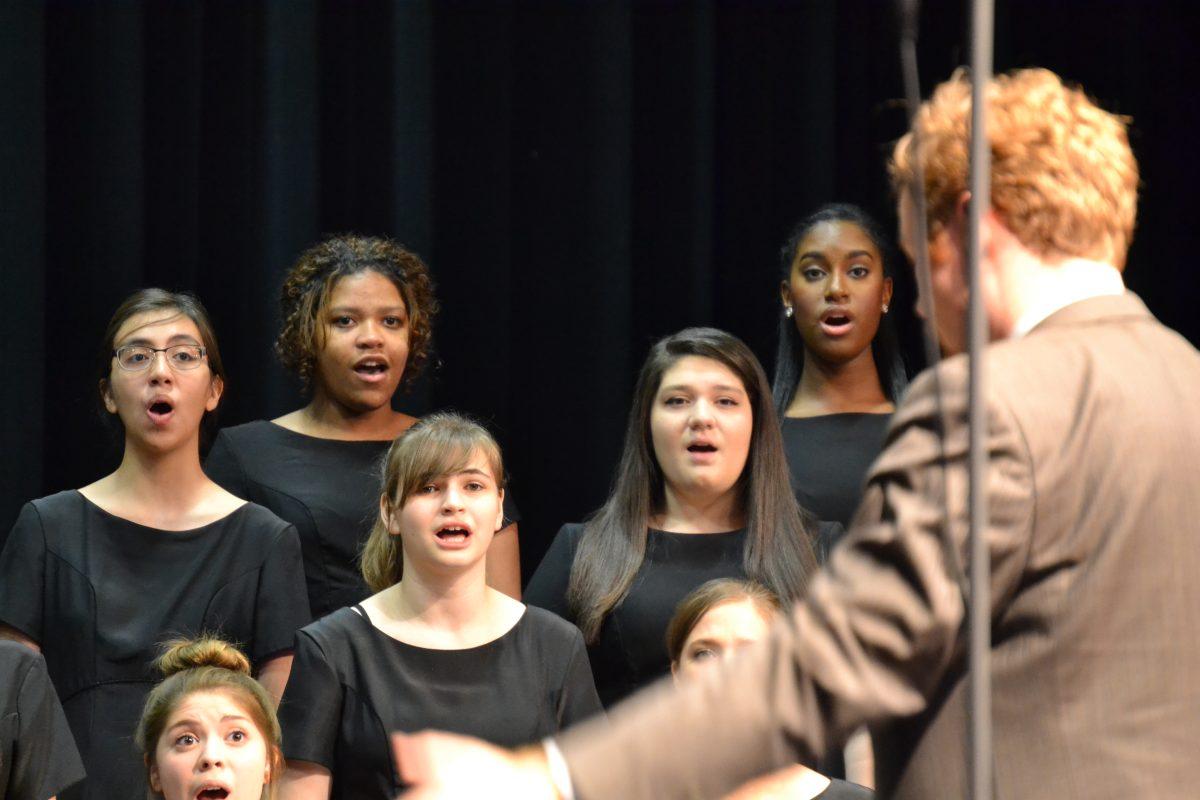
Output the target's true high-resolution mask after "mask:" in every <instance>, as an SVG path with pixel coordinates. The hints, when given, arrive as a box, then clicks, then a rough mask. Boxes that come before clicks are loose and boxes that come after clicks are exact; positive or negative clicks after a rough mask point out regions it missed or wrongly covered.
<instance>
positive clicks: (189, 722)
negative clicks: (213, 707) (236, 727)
mask: <svg viewBox="0 0 1200 800" xmlns="http://www.w3.org/2000/svg"><path fill="white" fill-rule="evenodd" d="M229 720H240V721H241V722H251V720H250V718H249V717H246V716H243V715H241V714H226V715H225V716H223V717H221V722H228V721H229ZM199 724H200V720H197V719H193V718H192V717H184V718H183V719H181V720H179V721H178V722H176V723H175V724H174V725H171V726H170V727H168V728H167V730H169V731H173V730H175V729H176V728H190V727H196V726H198V725H199Z"/></svg>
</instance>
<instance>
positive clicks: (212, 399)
mask: <svg viewBox="0 0 1200 800" xmlns="http://www.w3.org/2000/svg"><path fill="white" fill-rule="evenodd" d="M224 391H225V381H223V380H221V378H220V377H218V376H216V375H214V376H213V379H212V382H211V383H209V385H208V400H206V401H205V402H204V409H205V410H206V411H215V410H216V408H217V405H219V404H220V402H221V394H222V393H223V392H224Z"/></svg>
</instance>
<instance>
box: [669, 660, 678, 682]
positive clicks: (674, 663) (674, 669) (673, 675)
mask: <svg viewBox="0 0 1200 800" xmlns="http://www.w3.org/2000/svg"><path fill="white" fill-rule="evenodd" d="M671 680H672V681H674V682H675V683H679V662H678V661H672V662H671Z"/></svg>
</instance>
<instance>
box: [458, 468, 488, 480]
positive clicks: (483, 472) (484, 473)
mask: <svg viewBox="0 0 1200 800" xmlns="http://www.w3.org/2000/svg"><path fill="white" fill-rule="evenodd" d="M454 474H455V475H482V476H483V477H485V478H491V477H492V476H491V473H489V472H487V471H486V470H482V469H476V468H475V467H467V468H466V469H460V470H459V471H458V472H456V473H454Z"/></svg>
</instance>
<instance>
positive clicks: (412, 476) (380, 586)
mask: <svg viewBox="0 0 1200 800" xmlns="http://www.w3.org/2000/svg"><path fill="white" fill-rule="evenodd" d="M476 453H482V454H483V457H484V458H486V459H487V462H488V466H489V467H491V470H492V475H493V476H494V477H495V479H496V486H497V488H498V489H503V488H504V462H503V460H502V459H501V457H500V446H499V445H497V444H496V440H495V439H493V438H492V435H491V434H490V433H488V432H487V429H486V428H484V427H483V426H482V425H480V424H479V423H478V422H475V421H473V420H471V419H468V418H467V417H465V416H462V415H461V414H454V413H450V412H440V413H437V414H430V415H429V416H427V417H423V418H422V419H420V420H418V421H417V423H416V424H415V425H413V426H412V427H411V428H409V429H408V430H407V431H405V432H404V433H403V434H401V435H400V437H399V438H397V439H396V441H394V442H392V446H391V447H390V448H388V451H387V455H386V456H384V459H383V475H382V486H381V487H380V494H381V495H382V496H383V497H387V498H388V501H389V503H390V504H391V507H392V509H394V510H398V509H401V508H403V507H404V504H405V502H407V501H408V498H409V497H411V496H412V495H413V493H414V492H416V491H417V490H418V489H420V488H421V487H422V486H424V485H425V484H427V483H428V482H429V481H430V480H432V479H434V478H436V477H438V476H441V475H452V474H454V473H456V472H460V471H461V470H463V469H465V468H466V467H467V464H468V463H469V462H470V460H471V457H472V456H473V455H475V454H476ZM359 563H360V567H361V569H362V576H363V580H365V581H366V582H367V586H369V587H371V591H373V592H382V591H383V590H384V589H386V588H388V587H389V586H392V585H393V584H395V583H398V582H399V580H400V577H401V575H402V574H403V573H404V552H403V550H402V549H401V545H400V537H399V536H393V535H392V534H391V532H390V531H389V530H388V527H387V524H386V523H385V521H384V519H383V515H382V514H381V515H380V516H378V517H377V518H376V519H375V525H374V526H373V527H372V528H371V534H370V536H368V537H367V542H366V544H365V545H363V551H362V556H361V558H360V562H359Z"/></svg>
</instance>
